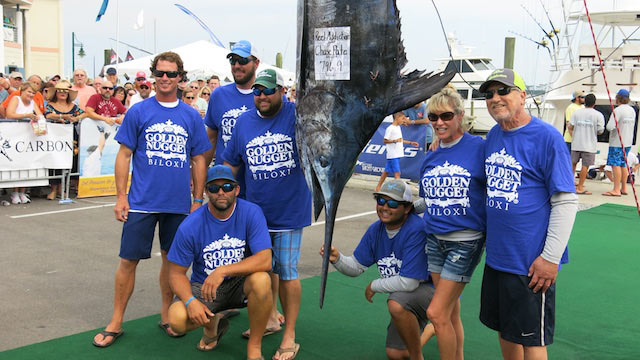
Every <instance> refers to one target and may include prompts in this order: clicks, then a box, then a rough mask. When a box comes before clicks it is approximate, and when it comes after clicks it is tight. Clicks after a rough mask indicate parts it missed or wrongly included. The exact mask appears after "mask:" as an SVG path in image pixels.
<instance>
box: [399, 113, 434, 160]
mask: <svg viewBox="0 0 640 360" xmlns="http://www.w3.org/2000/svg"><path fill="white" fill-rule="evenodd" d="M426 109H427V107H426V105H425V104H424V102H420V103H417V104H415V105H414V106H413V107H411V108H408V109H406V110H404V111H403V113H404V116H406V117H408V118H409V121H408V122H407V123H405V124H403V125H426V126H425V136H426V137H425V140H424V144H425V145H424V152H427V151H429V147H430V146H431V143H432V142H433V126H432V125H431V122H430V121H429V119H427V112H426Z"/></svg>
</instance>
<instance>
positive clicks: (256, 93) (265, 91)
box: [253, 88, 278, 96]
mask: <svg viewBox="0 0 640 360" xmlns="http://www.w3.org/2000/svg"><path fill="white" fill-rule="evenodd" d="M276 90H278V89H277V88H270V89H268V88H264V89H262V90H260V89H258V88H254V89H253V95H254V96H260V95H261V94H265V95H267V96H269V95H273V94H275V93H276Z"/></svg>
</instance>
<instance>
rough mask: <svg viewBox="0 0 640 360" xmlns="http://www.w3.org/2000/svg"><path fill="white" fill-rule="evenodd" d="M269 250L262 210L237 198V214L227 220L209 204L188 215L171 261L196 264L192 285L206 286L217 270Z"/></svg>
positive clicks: (174, 246) (267, 233)
mask: <svg viewBox="0 0 640 360" xmlns="http://www.w3.org/2000/svg"><path fill="white" fill-rule="evenodd" d="M247 246H248V247H247ZM265 249H271V238H270V237H269V231H268V230H267V222H266V221H265V219H264V215H263V214H262V210H260V207H258V206H257V205H255V204H252V203H250V202H248V201H245V200H242V199H236V208H235V209H234V210H233V214H231V217H229V218H228V219H226V220H224V221H223V220H218V219H216V218H215V217H214V216H213V215H211V212H210V211H209V206H208V205H204V206H202V207H200V208H199V209H198V210H196V211H194V212H193V213H192V214H191V215H189V216H187V218H186V219H184V221H183V222H182V224H180V227H179V228H178V231H177V232H176V235H175V237H174V238H173V243H172V244H171V250H169V255H168V259H169V261H171V262H172V263H174V264H176V265H180V266H183V267H186V268H188V267H189V266H191V264H193V269H192V274H191V282H198V283H203V282H204V280H205V279H206V278H207V276H209V274H211V273H212V272H213V270H215V269H216V268H218V267H220V266H224V265H229V264H235V263H238V262H240V261H242V260H243V259H245V258H247V257H249V256H251V255H252V254H257V253H259V252H260V251H262V250H265Z"/></svg>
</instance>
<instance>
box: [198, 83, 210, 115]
mask: <svg viewBox="0 0 640 360" xmlns="http://www.w3.org/2000/svg"><path fill="white" fill-rule="evenodd" d="M199 96H200V99H202V100H204V101H206V103H207V107H208V106H209V99H210V98H211V89H210V88H209V87H208V86H205V87H203V88H202V89H201V90H200V94H199ZM205 111H207V110H206V108H205Z"/></svg>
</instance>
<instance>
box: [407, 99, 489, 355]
mask: <svg viewBox="0 0 640 360" xmlns="http://www.w3.org/2000/svg"><path fill="white" fill-rule="evenodd" d="M427 110H428V115H427V117H428V119H429V121H430V122H431V125H432V126H433V132H434V134H435V135H436V136H437V137H438V139H439V141H440V145H439V147H438V149H437V150H436V151H434V152H428V153H427V155H426V157H425V160H424V164H423V166H422V172H421V174H422V176H421V179H420V197H421V200H420V202H421V203H422V204H419V207H424V209H425V214H424V217H423V218H424V222H425V227H426V232H427V234H428V235H427V247H426V248H427V258H428V262H429V271H430V272H431V274H432V276H433V280H434V284H435V286H436V292H435V295H434V297H433V300H432V301H431V304H430V305H429V308H428V310H427V316H428V317H429V320H431V322H432V323H433V325H434V327H435V330H436V337H437V339H438V348H439V350H440V356H441V359H462V357H463V349H464V344H463V342H464V329H463V327H462V321H461V320H460V300H459V297H460V295H461V294H462V291H463V290H464V287H465V285H466V284H467V283H468V282H469V281H470V280H471V275H472V274H473V270H474V269H475V267H476V265H478V261H479V260H480V257H481V256H482V251H483V249H484V241H485V206H484V199H485V192H486V190H485V182H486V181H485V175H484V140H483V139H482V138H480V137H477V136H472V135H469V134H467V133H465V131H464V128H463V126H462V118H463V117H464V106H463V102H462V98H461V97H460V95H459V94H458V93H457V91H456V90H455V89H454V88H450V87H446V88H444V89H442V90H441V91H440V92H439V93H437V94H436V95H434V96H433V97H432V98H431V99H430V100H429V105H428V109H427Z"/></svg>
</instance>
